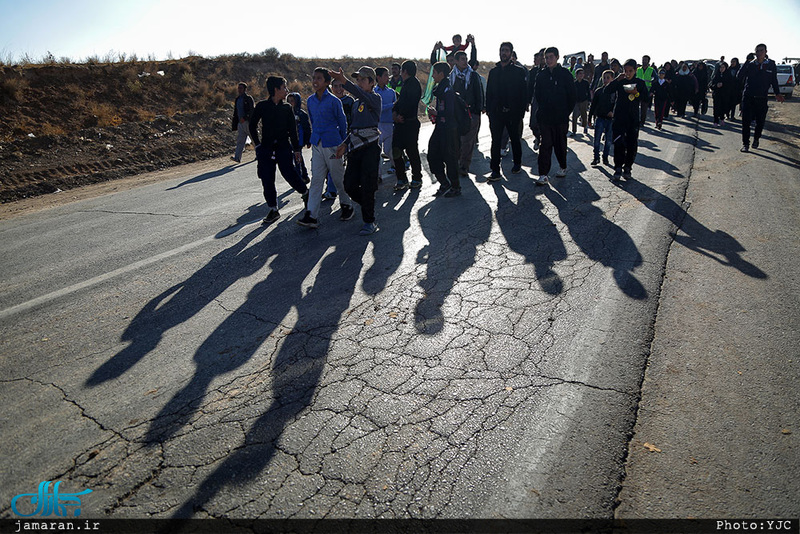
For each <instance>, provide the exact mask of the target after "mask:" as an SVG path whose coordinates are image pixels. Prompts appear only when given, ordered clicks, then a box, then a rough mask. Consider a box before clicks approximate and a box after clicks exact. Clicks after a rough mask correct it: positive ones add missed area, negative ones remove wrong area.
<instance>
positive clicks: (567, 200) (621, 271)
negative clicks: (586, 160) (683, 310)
mask: <svg viewBox="0 0 800 534" xmlns="http://www.w3.org/2000/svg"><path fill="white" fill-rule="evenodd" d="M551 185H552V189H551V188H548V189H547V190H546V191H545V195H546V196H547V198H548V199H549V200H550V202H552V203H553V205H554V206H555V207H556V208H557V209H558V216H559V218H560V219H561V221H562V222H563V223H564V224H565V225H566V226H567V229H568V230H569V233H570V235H571V236H572V239H573V241H574V242H575V244H576V245H578V247H580V249H581V251H583V253H584V254H586V256H587V257H588V258H589V259H591V260H593V261H596V262H598V263H600V264H602V265H604V266H605V267H608V268H610V269H611V270H612V272H613V275H614V281H615V282H616V283H617V287H619V289H620V290H621V291H622V292H623V293H625V295H627V296H628V297H630V298H632V299H637V300H643V299H646V298H647V290H646V289H645V288H644V286H643V285H642V283H641V282H640V281H639V280H638V279H637V278H636V277H635V276H634V275H633V271H634V270H635V269H636V268H637V267H639V266H640V265H641V264H642V255H641V253H640V252H639V249H638V248H637V247H636V243H634V241H633V239H631V236H630V235H628V233H627V232H626V231H625V230H623V229H622V228H620V227H619V226H617V225H616V224H614V223H613V222H612V221H610V220H608V219H607V218H606V217H605V215H604V214H603V211H602V210H601V209H600V208H598V207H597V206H595V205H594V204H592V202H595V201H597V200H600V195H598V194H597V192H596V191H595V190H594V188H593V187H592V186H591V185H590V184H589V182H587V181H586V180H584V179H583V178H582V177H581V176H580V174H578V175H577V176H573V175H572V174H570V175H568V176H567V177H566V178H563V179H558V178H557V179H555V180H553V182H552V184H551Z"/></svg>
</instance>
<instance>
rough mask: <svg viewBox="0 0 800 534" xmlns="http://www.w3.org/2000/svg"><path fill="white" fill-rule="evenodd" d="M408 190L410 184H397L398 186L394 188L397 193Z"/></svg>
mask: <svg viewBox="0 0 800 534" xmlns="http://www.w3.org/2000/svg"><path fill="white" fill-rule="evenodd" d="M406 189H408V182H397V185H395V186H394V190H395V191H405V190H406Z"/></svg>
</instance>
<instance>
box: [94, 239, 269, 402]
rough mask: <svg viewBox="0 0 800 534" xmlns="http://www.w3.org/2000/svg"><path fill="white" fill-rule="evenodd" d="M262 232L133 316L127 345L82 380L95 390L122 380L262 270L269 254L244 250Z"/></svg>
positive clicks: (257, 248) (125, 334) (124, 338)
mask: <svg viewBox="0 0 800 534" xmlns="http://www.w3.org/2000/svg"><path fill="white" fill-rule="evenodd" d="M263 231H264V228H263V227H260V226H259V227H258V228H256V229H254V230H253V231H251V232H250V233H248V234H247V235H245V236H244V237H243V238H242V239H240V240H239V241H238V242H236V243H235V244H233V245H232V246H230V247H228V248H227V249H225V250H223V251H222V252H220V253H219V254H217V255H216V256H214V257H213V258H212V259H211V261H209V262H208V263H207V264H205V265H204V266H203V267H202V268H200V269H199V270H197V271H196V272H195V273H194V274H192V275H191V276H190V277H189V278H187V279H186V280H184V281H183V282H181V283H179V284H176V285H174V286H172V287H170V288H169V289H167V290H166V291H164V292H163V293H161V294H160V295H158V296H157V297H155V298H153V299H152V300H151V301H150V302H148V303H147V304H145V306H144V307H143V308H142V309H141V310H140V311H139V313H137V314H136V317H134V318H133V320H131V322H130V324H128V327H127V328H126V329H125V331H124V332H123V333H122V336H121V341H123V342H129V345H128V346H127V347H125V348H124V349H122V350H121V351H119V352H118V353H117V354H115V355H114V356H112V357H111V358H110V359H109V360H107V361H106V362H104V363H103V364H102V365H101V366H100V367H98V368H97V369H96V370H95V371H94V373H92V375H91V376H90V377H89V378H88V379H87V380H86V385H87V386H90V387H91V386H97V385H100V384H102V383H104V382H107V381H109V380H113V379H115V378H118V377H120V376H122V375H123V374H124V373H125V372H127V371H128V370H129V369H131V368H132V367H133V366H134V365H136V364H137V363H138V362H139V361H140V360H141V359H142V358H144V357H145V356H147V354H149V353H150V352H151V351H152V350H153V349H155V348H156V346H158V344H159V343H160V342H161V339H162V338H163V336H164V334H165V333H166V332H167V331H168V330H170V329H171V328H173V327H175V326H177V325H179V324H181V323H183V322H185V321H188V320H189V319H191V318H192V317H194V316H195V314H197V313H198V312H199V311H200V310H202V309H203V308H204V307H205V306H207V305H208V304H209V303H210V302H212V301H213V300H214V299H215V298H216V297H218V296H219V295H220V294H222V293H223V292H224V291H225V290H226V289H228V288H229V287H230V286H231V285H232V284H233V283H234V282H236V281H237V280H239V279H240V278H242V277H246V276H249V275H251V274H253V273H254V272H256V271H258V270H259V269H260V268H262V267H263V266H264V265H265V263H266V261H267V259H268V258H269V254H267V253H265V252H264V249H263V248H262V247H260V246H250V247H249V246H248V245H250V243H252V242H253V240H255V239H256V238H257V237H258V236H260V235H261V234H262V232H263Z"/></svg>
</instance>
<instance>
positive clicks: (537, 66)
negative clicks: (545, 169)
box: [528, 48, 547, 150]
mask: <svg viewBox="0 0 800 534" xmlns="http://www.w3.org/2000/svg"><path fill="white" fill-rule="evenodd" d="M545 68H547V67H546V66H545V63H544V48H542V49H541V50H539V51H538V52H536V53H535V54H534V55H533V67H531V71H530V72H529V73H528V102H530V104H531V118H530V124H529V125H530V127H531V131H532V132H533V149H534V150H539V144H540V143H541V142H542V132H541V130H540V129H539V122H538V121H537V120H536V111H537V110H538V109H539V104H538V103H537V102H536V95H535V93H534V91H535V90H536V77H537V76H538V75H539V73H540V72H541V71H542V70H543V69H545Z"/></svg>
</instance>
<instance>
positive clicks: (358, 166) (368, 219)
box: [344, 141, 399, 223]
mask: <svg viewBox="0 0 800 534" xmlns="http://www.w3.org/2000/svg"><path fill="white" fill-rule="evenodd" d="M380 166H381V147H380V145H379V144H378V142H377V141H376V142H374V143H370V144H368V145H367V146H365V147H361V148H359V149H357V150H354V151H353V152H350V153H349V154H348V155H347V167H346V168H345V170H344V190H345V191H347V194H348V195H350V198H351V199H353V202H356V203H357V204H358V205H360V206H361V219H362V220H363V221H364V222H365V223H372V222H375V192H376V191H377V190H378V177H379V176H380ZM398 171H399V169H398Z"/></svg>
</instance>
